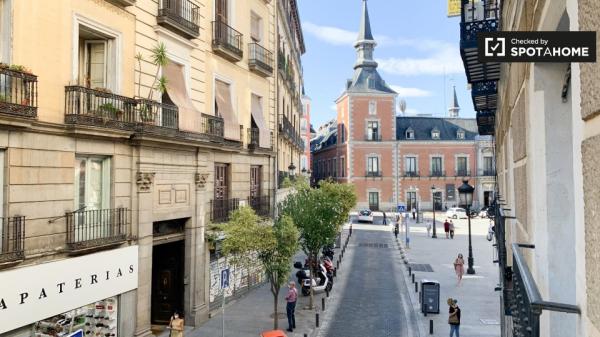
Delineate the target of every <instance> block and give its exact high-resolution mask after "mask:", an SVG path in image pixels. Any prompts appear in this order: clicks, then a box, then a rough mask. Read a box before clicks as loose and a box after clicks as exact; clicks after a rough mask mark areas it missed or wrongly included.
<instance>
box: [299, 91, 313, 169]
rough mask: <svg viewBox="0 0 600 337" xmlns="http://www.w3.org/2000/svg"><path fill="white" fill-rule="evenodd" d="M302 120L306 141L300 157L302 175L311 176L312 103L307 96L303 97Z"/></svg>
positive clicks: (302, 129)
mask: <svg viewBox="0 0 600 337" xmlns="http://www.w3.org/2000/svg"><path fill="white" fill-rule="evenodd" d="M302 107H303V111H302V118H300V134H301V135H302V140H303V141H304V153H303V154H302V155H301V156H300V173H302V174H305V175H309V176H310V170H311V167H312V165H311V155H310V139H311V138H312V135H311V133H310V113H311V108H312V101H311V99H310V97H308V96H306V95H305V94H303V95H302Z"/></svg>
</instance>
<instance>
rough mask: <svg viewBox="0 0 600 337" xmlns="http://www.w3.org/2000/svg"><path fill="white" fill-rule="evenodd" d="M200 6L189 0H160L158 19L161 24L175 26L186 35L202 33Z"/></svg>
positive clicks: (191, 35)
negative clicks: (199, 23)
mask: <svg viewBox="0 0 600 337" xmlns="http://www.w3.org/2000/svg"><path fill="white" fill-rule="evenodd" d="M199 19H200V8H199V7H198V5H196V4H195V3H193V2H191V1H188V0H160V2H159V5H158V17H157V21H158V23H159V24H160V25H167V26H169V27H170V28H175V29H176V30H177V31H180V32H182V33H184V34H185V35H186V37H197V36H198V35H199V34H200V26H199V25H198V22H199Z"/></svg>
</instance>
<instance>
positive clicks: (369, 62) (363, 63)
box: [354, 0, 377, 69]
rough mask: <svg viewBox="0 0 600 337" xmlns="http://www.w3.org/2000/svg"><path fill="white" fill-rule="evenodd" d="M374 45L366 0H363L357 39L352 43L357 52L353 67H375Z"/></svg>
mask: <svg viewBox="0 0 600 337" xmlns="http://www.w3.org/2000/svg"><path fill="white" fill-rule="evenodd" d="M376 45H377V42H375V40H374V39H373V33H371V20H370V19H369V9H368V8H367V0H363V7H362V16H361V19H360V29H359V30H358V39H357V40H356V43H355V44H354V48H356V52H357V53H358V57H357V60H356V64H355V65H354V69H356V68H361V67H368V68H377V62H375V60H373V50H374V49H375V46H376Z"/></svg>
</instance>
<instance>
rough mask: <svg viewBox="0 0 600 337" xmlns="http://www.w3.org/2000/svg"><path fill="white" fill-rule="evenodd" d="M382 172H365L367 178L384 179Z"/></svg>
mask: <svg viewBox="0 0 600 337" xmlns="http://www.w3.org/2000/svg"><path fill="white" fill-rule="evenodd" d="M382 176H383V172H382V171H367V172H365V177H382Z"/></svg>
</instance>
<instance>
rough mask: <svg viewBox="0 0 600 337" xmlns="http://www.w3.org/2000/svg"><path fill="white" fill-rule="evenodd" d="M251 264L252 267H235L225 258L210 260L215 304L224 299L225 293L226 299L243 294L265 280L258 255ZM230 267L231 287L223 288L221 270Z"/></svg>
mask: <svg viewBox="0 0 600 337" xmlns="http://www.w3.org/2000/svg"><path fill="white" fill-rule="evenodd" d="M253 260H254V261H256V262H253V263H251V264H250V265H251V266H252V267H250V268H235V267H234V266H232V265H229V264H228V263H226V261H225V258H220V259H218V260H216V259H213V260H211V261H210V303H211V304H214V303H215V302H217V301H221V300H222V296H223V293H225V299H226V300H227V298H229V297H232V296H236V295H240V294H243V293H244V292H246V291H248V290H249V289H251V288H252V287H254V286H256V285H258V284H261V283H262V282H264V280H265V275H264V271H263V270H262V268H261V267H260V263H259V262H258V259H257V258H256V257H254V258H253ZM225 268H229V273H230V274H229V288H227V289H221V270H223V269H225Z"/></svg>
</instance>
